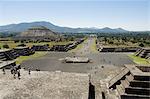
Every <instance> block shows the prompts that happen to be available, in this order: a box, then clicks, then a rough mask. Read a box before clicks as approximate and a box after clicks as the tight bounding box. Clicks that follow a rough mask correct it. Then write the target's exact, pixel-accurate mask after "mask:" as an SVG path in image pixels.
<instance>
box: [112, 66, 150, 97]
mask: <svg viewBox="0 0 150 99" xmlns="http://www.w3.org/2000/svg"><path fill="white" fill-rule="evenodd" d="M149 68H150V67H149ZM109 91H110V92H111V93H115V95H116V96H117V98H118V99H150V71H144V70H140V69H139V68H138V67H136V66H131V65H130V66H129V65H127V66H126V68H125V69H124V70H122V71H121V73H120V74H119V75H117V76H116V77H114V78H113V79H112V80H111V81H110V82H109Z"/></svg>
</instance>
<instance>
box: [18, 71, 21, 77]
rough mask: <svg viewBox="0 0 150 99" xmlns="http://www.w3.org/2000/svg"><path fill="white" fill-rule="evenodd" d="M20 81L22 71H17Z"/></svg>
mask: <svg viewBox="0 0 150 99" xmlns="http://www.w3.org/2000/svg"><path fill="white" fill-rule="evenodd" d="M17 75H18V79H20V76H21V75H20V70H18V71H17Z"/></svg>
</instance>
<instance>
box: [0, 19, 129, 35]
mask: <svg viewBox="0 0 150 99" xmlns="http://www.w3.org/2000/svg"><path fill="white" fill-rule="evenodd" d="M37 26H45V27H47V28H49V29H50V30H52V31H54V32H60V33H65V32H70V33H98V32H100V33H125V32H128V31H127V30H124V29H122V28H116V29H111V28H109V27H105V28H102V29H98V28H69V27H61V26H57V25H54V24H52V23H50V22H45V21H39V22H30V23H19V24H9V25H4V26H0V33H16V32H23V31H25V30H27V29H28V28H31V27H37Z"/></svg>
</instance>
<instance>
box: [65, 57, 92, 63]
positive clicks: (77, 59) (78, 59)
mask: <svg viewBox="0 0 150 99" xmlns="http://www.w3.org/2000/svg"><path fill="white" fill-rule="evenodd" d="M63 61H64V62H66V63H88V62H90V60H89V58H86V57H66V58H64V60H63Z"/></svg>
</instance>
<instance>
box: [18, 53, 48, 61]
mask: <svg viewBox="0 0 150 99" xmlns="http://www.w3.org/2000/svg"><path fill="white" fill-rule="evenodd" d="M46 54H47V52H44V51H43V52H35V54H33V55H30V56H20V57H18V58H17V59H16V64H21V63H22V62H23V61H25V60H30V59H36V58H38V57H42V56H44V55H46Z"/></svg>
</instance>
